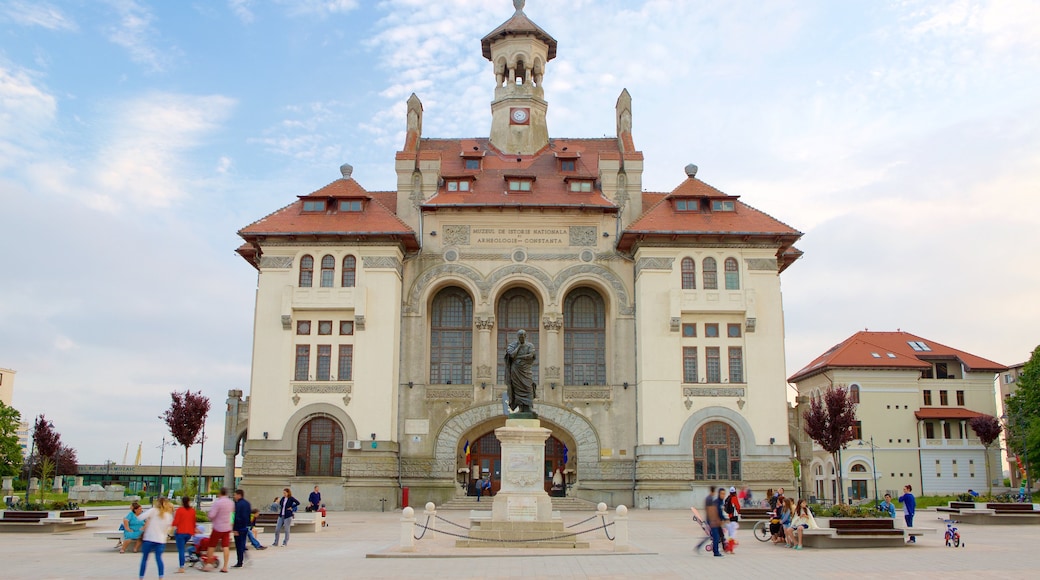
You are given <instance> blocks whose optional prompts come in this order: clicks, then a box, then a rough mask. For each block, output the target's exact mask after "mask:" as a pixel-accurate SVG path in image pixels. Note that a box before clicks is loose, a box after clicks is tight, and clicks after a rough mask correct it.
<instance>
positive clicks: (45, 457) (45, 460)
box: [33, 413, 63, 500]
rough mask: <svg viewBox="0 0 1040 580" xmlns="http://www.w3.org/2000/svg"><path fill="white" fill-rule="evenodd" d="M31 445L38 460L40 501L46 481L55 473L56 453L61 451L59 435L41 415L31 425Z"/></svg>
mask: <svg viewBox="0 0 1040 580" xmlns="http://www.w3.org/2000/svg"><path fill="white" fill-rule="evenodd" d="M33 443H34V445H35V447H36V453H37V455H38V456H39V458H40V461H39V462H38V464H37V466H38V473H39V474H40V499H41V500H42V499H43V491H44V489H45V488H46V487H47V482H48V480H49V479H50V478H51V477H52V476H53V475H55V474H56V473H57V471H56V470H55V468H56V467H57V460H58V452H59V451H61V448H62V446H63V445H62V443H61V434H60V433H58V431H57V429H55V428H54V423H53V422H51V421H49V420H48V419H47V418H46V417H44V416H43V414H42V413H41V414H40V415H39V416H38V417H36V423H35V424H34V425H33Z"/></svg>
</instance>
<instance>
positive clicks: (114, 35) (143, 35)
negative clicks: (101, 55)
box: [108, 0, 179, 72]
mask: <svg viewBox="0 0 1040 580" xmlns="http://www.w3.org/2000/svg"><path fill="white" fill-rule="evenodd" d="M110 1H111V2H112V5H113V7H114V8H115V9H116V12H117V14H118V17H119V22H118V24H116V25H113V26H112V27H110V28H109V31H108V39H109V40H110V41H112V42H114V43H115V44H117V45H119V46H122V47H123V48H125V49H126V50H127V51H128V52H129V53H130V58H131V59H132V60H133V61H134V62H137V63H140V64H143V65H145V66H147V67H148V69H149V70H151V71H153V72H159V71H163V70H165V69H166V67H167V66H169V63H170V60H171V56H173V55H174V54H177V53H178V52H179V51H178V50H177V49H174V48H167V49H166V50H165V52H164V51H163V50H161V49H159V48H158V47H156V46H155V41H156V40H157V39H158V38H160V33H159V31H158V30H157V29H156V28H155V27H154V26H153V25H152V21H153V20H154V19H155V17H154V15H153V14H152V12H151V11H150V10H149V9H148V8H147V7H145V6H142V5H141V4H139V3H137V2H136V1H135V0H110Z"/></svg>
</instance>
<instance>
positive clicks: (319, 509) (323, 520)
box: [318, 504, 329, 528]
mask: <svg viewBox="0 0 1040 580" xmlns="http://www.w3.org/2000/svg"><path fill="white" fill-rule="evenodd" d="M318 513H319V514H321V527H323V528H325V527H328V525H329V522H327V521H326V520H325V515H326V514H325V504H321V507H320V508H318Z"/></svg>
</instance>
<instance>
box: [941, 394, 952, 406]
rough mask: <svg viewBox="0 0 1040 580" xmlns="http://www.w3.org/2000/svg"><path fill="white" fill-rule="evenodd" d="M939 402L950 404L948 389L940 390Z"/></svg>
mask: <svg viewBox="0 0 1040 580" xmlns="http://www.w3.org/2000/svg"><path fill="white" fill-rule="evenodd" d="M939 404H940V405H949V404H950V397H949V393H947V392H946V391H939Z"/></svg>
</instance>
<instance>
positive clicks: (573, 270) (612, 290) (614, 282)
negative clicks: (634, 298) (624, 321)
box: [546, 264, 635, 316]
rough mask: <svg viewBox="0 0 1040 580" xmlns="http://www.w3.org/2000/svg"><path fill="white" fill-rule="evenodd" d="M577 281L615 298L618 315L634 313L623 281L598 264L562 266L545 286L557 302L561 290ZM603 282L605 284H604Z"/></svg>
mask: <svg viewBox="0 0 1040 580" xmlns="http://www.w3.org/2000/svg"><path fill="white" fill-rule="evenodd" d="M572 278H574V280H572ZM579 283H581V284H595V285H596V287H597V288H599V289H601V290H602V291H604V293H605V294H606V295H607V296H610V297H612V298H614V299H616V300H617V313H618V314H619V315H623V316H624V315H628V316H630V315H632V314H633V313H635V308H634V307H633V306H632V305H631V303H630V302H629V299H628V290H627V289H626V288H625V283H624V281H623V280H622V279H621V278H619V277H618V275H617V274H615V273H614V272H612V271H610V270H609V269H607V268H604V267H603V266H600V265H599V264H577V265H574V266H570V267H568V268H564V269H563V270H561V271H560V272H559V273H558V274H556V276H555V277H554V278H553V280H552V283H551V284H549V285H547V286H546V287H547V288H549V291H550V292H551V293H552V295H553V298H554V299H555V301H556V302H559V295H560V293H561V291H565V290H566V289H569V288H571V287H572V286H574V285H576V284H579ZM604 283H605V284H606V285H607V286H604Z"/></svg>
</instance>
